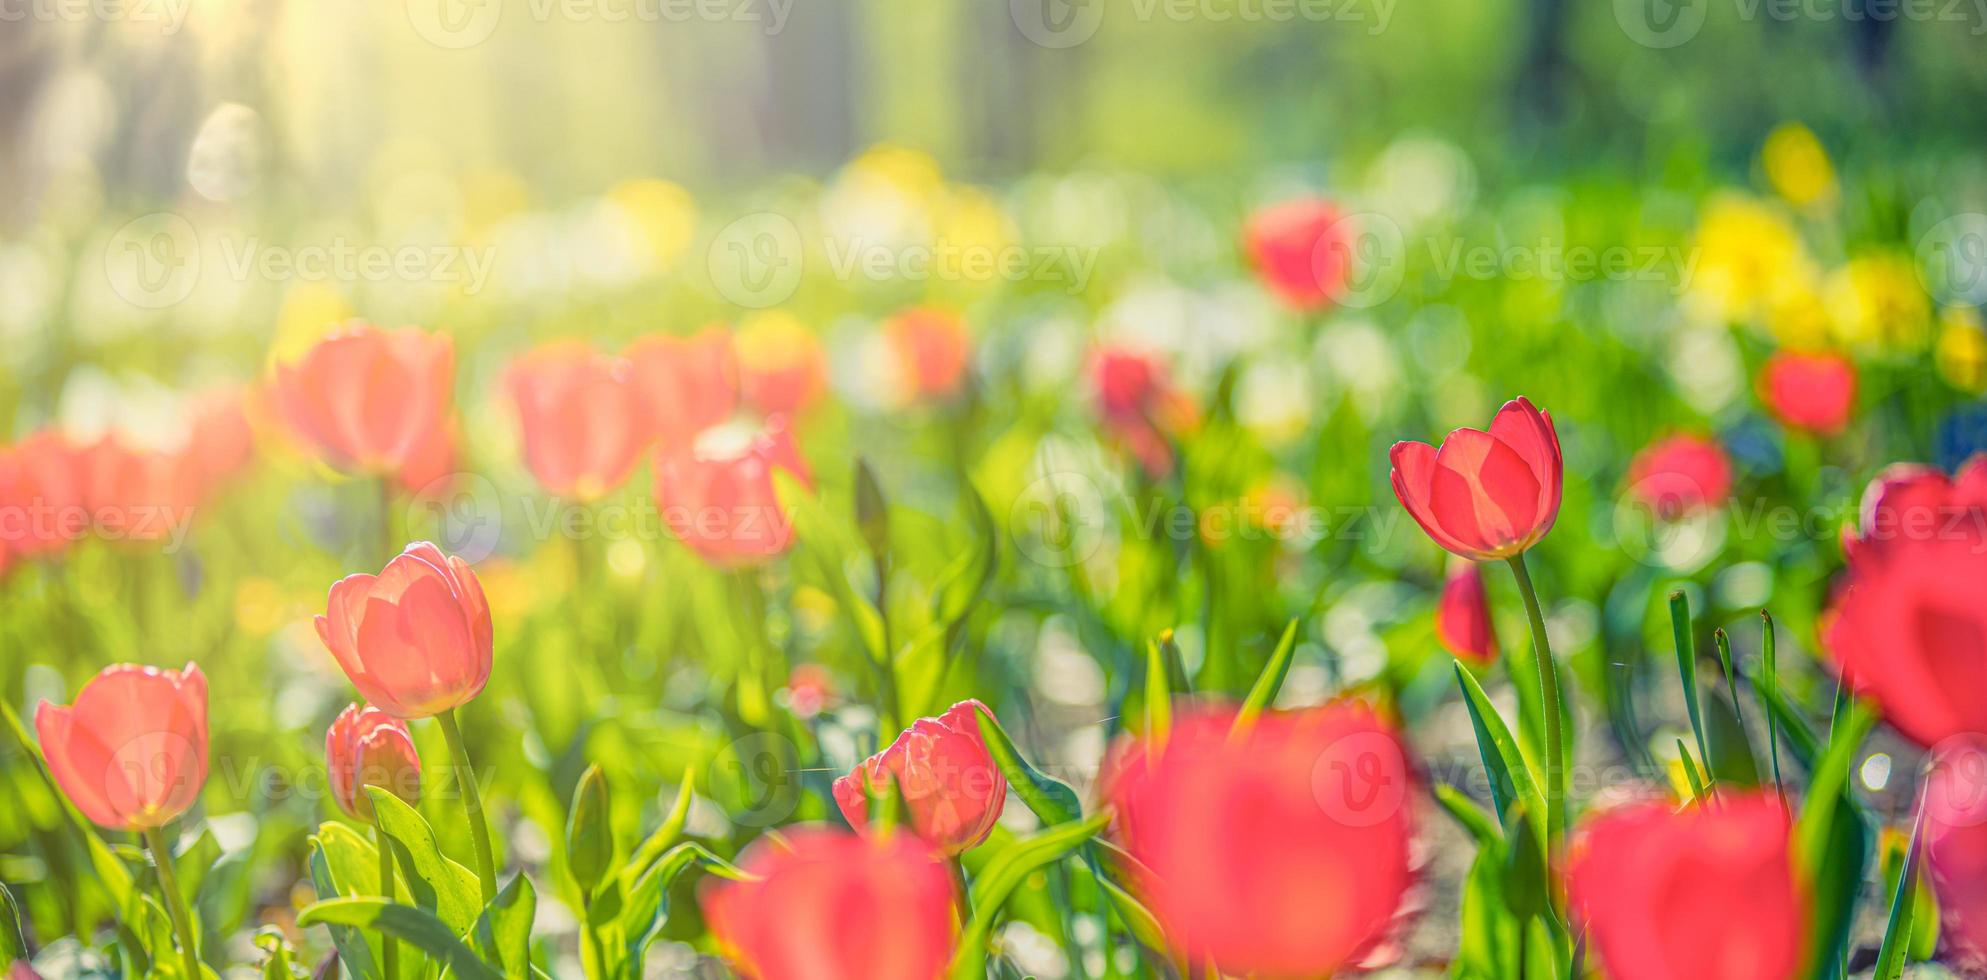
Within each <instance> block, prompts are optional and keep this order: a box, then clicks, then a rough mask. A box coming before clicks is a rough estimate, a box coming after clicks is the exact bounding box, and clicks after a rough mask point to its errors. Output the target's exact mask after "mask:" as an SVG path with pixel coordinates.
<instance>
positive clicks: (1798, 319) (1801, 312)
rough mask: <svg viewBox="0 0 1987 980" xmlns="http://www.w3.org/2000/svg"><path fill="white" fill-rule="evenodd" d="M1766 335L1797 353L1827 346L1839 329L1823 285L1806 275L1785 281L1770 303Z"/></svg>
mask: <svg viewBox="0 0 1987 980" xmlns="http://www.w3.org/2000/svg"><path fill="white" fill-rule="evenodd" d="M1766 332H1767V334H1768V335H1769V336H1771V337H1772V338H1773V339H1774V341H1775V342H1777V343H1779V344H1780V345H1781V346H1783V347H1791V348H1793V349H1795V350H1817V349H1820V348H1822V347H1825V346H1827V345H1828V341H1829V338H1830V337H1832V336H1835V334H1836V325H1835V317H1834V314H1833V311H1831V310H1830V309H1829V304H1828V301H1827V300H1826V299H1824V298H1823V297H1822V286H1821V283H1819V282H1816V281H1814V280H1813V279H1812V278H1811V277H1807V276H1802V275H1792V276H1789V277H1788V278H1787V279H1785V280H1783V281H1782V282H1781V284H1780V287H1779V288H1777V289H1775V290H1774V291H1773V295H1772V296H1770V297H1768V298H1767V300H1766Z"/></svg>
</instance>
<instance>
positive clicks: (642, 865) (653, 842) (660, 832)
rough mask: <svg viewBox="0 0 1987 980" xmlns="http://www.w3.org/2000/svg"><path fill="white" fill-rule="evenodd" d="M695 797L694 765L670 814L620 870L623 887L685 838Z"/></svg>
mask: <svg viewBox="0 0 1987 980" xmlns="http://www.w3.org/2000/svg"><path fill="white" fill-rule="evenodd" d="M696 796H697V768H696V767H695V766H691V767H688V768H686V769H684V770H683V785H681V786H679V787H677V788H676V802H675V803H673V804H671V805H670V807H669V815H668V816H667V817H664V818H663V820H662V825H661V826H658V827H657V828H655V832H654V833H652V834H650V835H649V836H648V839H647V840H644V841H642V844H641V846H640V847H637V848H635V854H634V856H633V857H631V858H629V859H628V863H627V864H625V865H623V866H622V867H621V884H622V887H623V888H626V887H628V886H631V885H633V884H634V883H635V881H636V880H638V879H640V878H641V876H642V873H643V872H645V871H647V870H648V869H649V865H652V864H654V863H655V862H656V861H657V859H659V858H661V857H662V855H663V852H665V851H667V850H669V848H670V846H671V845H673V844H675V843H676V839H677V838H678V837H681V836H683V827H684V826H685V825H686V824H688V823H689V821H690V801H691V800H693V799H695V798H696Z"/></svg>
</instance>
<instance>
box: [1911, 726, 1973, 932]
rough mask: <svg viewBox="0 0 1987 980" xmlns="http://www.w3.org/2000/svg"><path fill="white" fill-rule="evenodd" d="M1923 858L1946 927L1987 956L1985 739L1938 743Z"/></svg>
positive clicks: (1929, 790)
mask: <svg viewBox="0 0 1987 980" xmlns="http://www.w3.org/2000/svg"><path fill="white" fill-rule="evenodd" d="M1925 863H1926V868H1927V870H1928V871H1929V872H1930V874H1931V879H1932V886H1933V888H1934V889H1935V890H1936V892H1937V893H1938V896H1939V911H1940V912H1941V913H1942V914H1943V916H1944V918H1945V920H1946V921H1947V922H1948V923H1951V924H1952V925H1955V926H1957V928H1956V929H1950V928H1949V929H1948V930H1946V933H1947V935H1949V936H1951V937H1952V938H1953V939H1954V940H1956V941H1957V942H1958V943H1960V944H1961V945H1963V946H1965V947H1966V948H1967V949H1968V951H1969V952H1970V953H1972V955H1973V956H1974V957H1976V958H1980V957H1987V738H1983V737H1982V736H1979V735H1971V736H1966V737H1963V738H1960V739H1955V740H1954V741H1953V742H1951V743H1948V744H1946V745H1943V746H1941V747H1940V751H1939V753H1938V754H1937V755H1936V756H1935V757H1934V758H1933V761H1932V772H1931V776H1930V782H1929V783H1928V784H1927V786H1926V789H1925Z"/></svg>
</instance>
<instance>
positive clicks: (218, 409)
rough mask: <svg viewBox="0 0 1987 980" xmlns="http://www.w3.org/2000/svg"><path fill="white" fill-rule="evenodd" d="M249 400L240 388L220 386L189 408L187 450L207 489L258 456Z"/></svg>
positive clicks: (219, 484)
mask: <svg viewBox="0 0 1987 980" xmlns="http://www.w3.org/2000/svg"><path fill="white" fill-rule="evenodd" d="M247 401H248V398H247V396H246V395H245V394H244V393H243V392H242V390H241V389H239V388H221V389H217V390H214V391H209V392H206V393H205V394H202V395H200V396H198V397H196V398H195V399H193V402H192V404H191V405H190V406H189V408H188V416H189V417H188V422H187V444H186V452H187V455H189V456H191V457H193V461H194V466H195V467H196V468H197V469H198V470H199V471H200V476H201V481H202V483H203V484H204V488H205V490H206V492H207V493H210V494H211V493H213V492H214V491H215V490H217V489H219V488H220V487H222V486H224V485H226V484H227V483H228V482H230V481H232V480H233V479H234V478H235V477H236V475H238V474H239V473H241V471H242V470H244V469H246V468H247V467H248V465H249V463H250V462H252V461H253V460H254V459H255V431H254V429H253V428H251V427H250V426H249V422H248V406H247Z"/></svg>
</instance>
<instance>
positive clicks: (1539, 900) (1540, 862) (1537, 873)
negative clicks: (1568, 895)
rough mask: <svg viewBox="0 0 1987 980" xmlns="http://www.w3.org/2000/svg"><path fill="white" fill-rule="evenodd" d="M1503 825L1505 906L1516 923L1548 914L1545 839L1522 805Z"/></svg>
mask: <svg viewBox="0 0 1987 980" xmlns="http://www.w3.org/2000/svg"><path fill="white" fill-rule="evenodd" d="M1505 824H1506V826H1508V827H1509V828H1510V829H1509V830H1508V831H1506V835H1505V840H1504V904H1505V907H1507V908H1509V909H1510V910H1511V913H1512V914H1513V915H1516V916H1517V917H1518V918H1519V919H1530V918H1531V917H1533V916H1535V915H1539V914H1541V913H1543V912H1545V911H1546V910H1547V905H1546V880H1547V877H1548V876H1547V872H1546V866H1545V835H1544V834H1543V833H1541V832H1540V831H1539V829H1538V828H1537V826H1536V825H1535V824H1536V821H1535V820H1534V819H1533V817H1532V815H1531V814H1530V813H1528V812H1526V811H1525V808H1524V806H1523V805H1522V804H1520V805H1519V806H1518V807H1517V808H1516V812H1515V813H1513V814H1512V815H1511V818H1510V819H1509V820H1507V821H1505Z"/></svg>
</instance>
